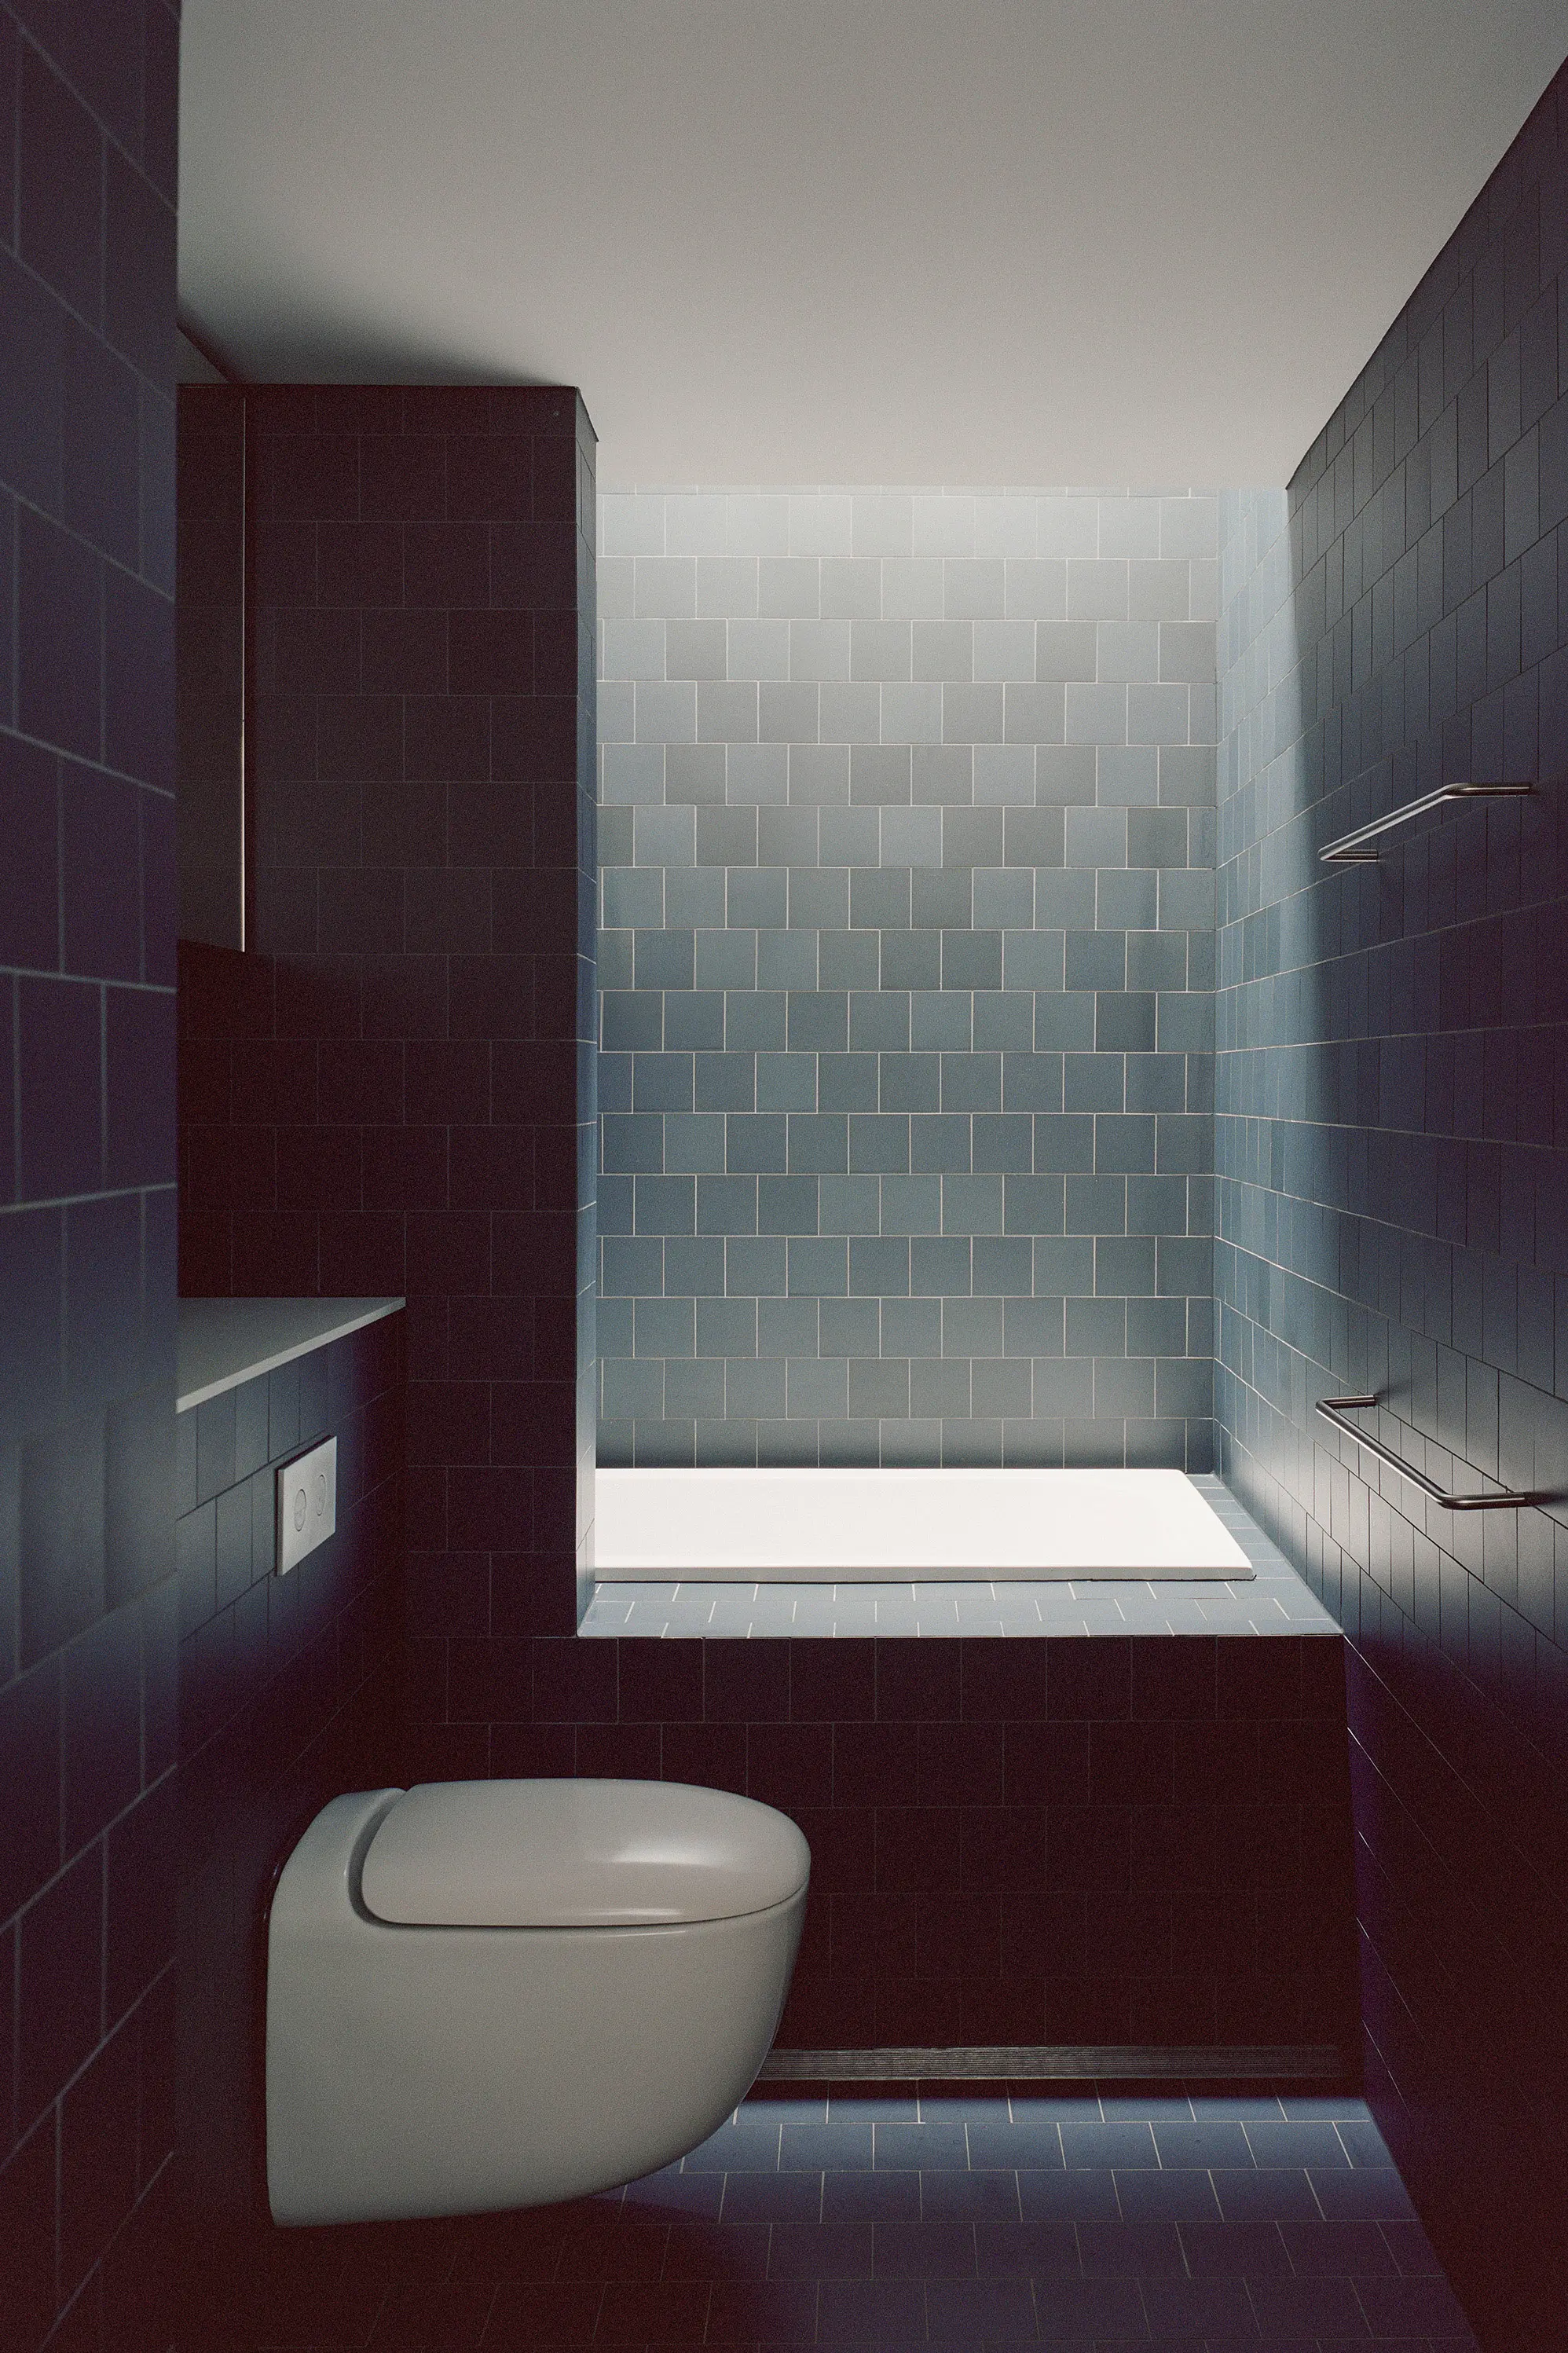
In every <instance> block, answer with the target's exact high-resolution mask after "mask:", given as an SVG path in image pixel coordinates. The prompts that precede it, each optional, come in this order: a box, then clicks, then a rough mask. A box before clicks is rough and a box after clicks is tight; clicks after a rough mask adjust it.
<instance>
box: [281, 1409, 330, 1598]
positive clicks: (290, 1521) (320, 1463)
mask: <svg viewBox="0 0 1568 2353" xmlns="http://www.w3.org/2000/svg"><path fill="white" fill-rule="evenodd" d="M277 1475H278V1574H279V1577H286V1576H287V1575H288V1573H289V1570H290V1569H291V1568H293V1567H297V1566H298V1564H299V1563H300V1561H302V1560H303V1559H304V1558H305V1556H306V1555H307V1553H312V1552H314V1551H315V1549H316V1546H318V1545H320V1544H325V1542H326V1540H327V1538H328V1537H329V1536H330V1535H334V1534H335V1533H336V1530H337V1525H338V1441H337V1440H336V1439H335V1438H324V1439H323V1440H321V1444H320V1446H313V1447H312V1448H311V1449H310V1452H309V1453H308V1454H301V1455H300V1456H299V1457H298V1458H297V1459H296V1460H295V1461H292V1462H286V1463H284V1465H283V1467H282V1469H281V1470H280V1471H279V1472H278V1474H277Z"/></svg>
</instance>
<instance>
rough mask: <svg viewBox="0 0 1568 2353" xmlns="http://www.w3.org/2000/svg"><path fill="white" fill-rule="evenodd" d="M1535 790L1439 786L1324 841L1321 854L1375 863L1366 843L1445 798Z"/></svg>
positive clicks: (1334, 860)
mask: <svg viewBox="0 0 1568 2353" xmlns="http://www.w3.org/2000/svg"><path fill="white" fill-rule="evenodd" d="M1533 790H1534V786H1531V785H1439V786H1438V787H1437V789H1436V792H1434V793H1423V794H1422V795H1421V797H1420V798H1419V800H1414V801H1406V802H1405V806H1404V807H1403V808H1396V809H1390V810H1389V812H1388V815H1387V816H1386V817H1374V818H1373V820H1372V823H1371V824H1370V825H1358V826H1357V827H1356V828H1354V830H1353V832H1351V833H1342V834H1340V835H1338V836H1337V838H1336V839H1334V840H1332V841H1325V842H1324V844H1323V846H1322V848H1321V849H1320V850H1319V852H1318V856H1319V858H1320V859H1321V860H1322V862H1323V864H1324V865H1325V866H1331V865H1345V866H1357V865H1364V864H1367V863H1369V862H1371V863H1373V864H1375V862H1376V859H1377V852H1376V850H1375V849H1363V847H1362V844H1363V842H1367V841H1373V840H1375V839H1376V838H1377V836H1378V835H1379V834H1380V833H1391V832H1392V831H1393V829H1394V827H1395V826H1396V825H1408V823H1409V822H1410V819H1411V818H1413V817H1425V816H1426V811H1427V810H1428V809H1435V808H1437V807H1440V806H1441V804H1442V803H1443V802H1444V801H1483V800H1515V799H1517V798H1518V797H1520V795H1521V794H1523V793H1528V792H1532V791H1533Z"/></svg>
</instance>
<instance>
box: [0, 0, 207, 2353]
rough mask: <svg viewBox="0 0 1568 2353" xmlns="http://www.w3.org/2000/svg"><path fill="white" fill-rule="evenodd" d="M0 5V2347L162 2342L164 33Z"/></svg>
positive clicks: (166, 1941)
mask: <svg viewBox="0 0 1568 2353" xmlns="http://www.w3.org/2000/svg"><path fill="white" fill-rule="evenodd" d="M113 13H114V18H115V28H114V37H113V38H112V40H111V41H106V40H104V39H103V38H101V37H100V34H101V26H102V23H103V21H104V20H103V19H102V17H101V15H100V12H97V11H89V10H86V9H82V10H68V9H56V8H47V9H45V8H39V7H27V8H17V9H13V8H11V7H9V6H4V5H0V346H3V348H4V353H5V368H4V375H5V390H4V393H3V395H0V2336H3V2337H4V2338H5V2342H6V2344H7V2345H8V2346H15V2347H17V2348H23V2353H31V2348H33V2347H35V2346H37V2345H41V2344H42V2343H43V2341H44V2340H45V2338H46V2337H50V2336H51V2331H53V2330H55V2329H56V2327H57V2320H58V2336H56V2337H53V2338H52V2339H51V2341H55V2342H59V2343H64V2342H66V2341H67V2340H68V2341H69V2343H70V2344H71V2345H73V2346H80V2347H83V2348H96V2347H98V2346H100V2344H102V2343H104V2342H106V2341H107V2342H112V2344H113V2345H115V2346H117V2347H136V2348H149V2353H152V2348H160V2347H163V2346H165V2345H166V2344H167V2343H168V2342H169V2339H170V2337H171V2334H172V2329H171V2325H170V2322H169V2316H168V2315H167V2314H166V2312H164V2311H163V2309H162V2308H161V2305H160V2295H159V2285H158V2283H159V2278H160V2273H159V2268H158V2266H159V2253H160V2248H161V2243H162V2239H163V2231H164V2228H165V2225H166V2221H167V2217H168V2211H169V2207H170V2188H171V2181H172V2150H173V2146H174V1805H173V1798H174V1761H175V1760H174V1743H175V1696H174V1662H175V1648H174V1646H175V1639H176V1632H175V1617H174V1600H175V1592H174V1583H173V1580H172V1577H171V1574H170V1572H171V1571H172V1568H173V1566H174V1560H173V1544H172V1525H171V1518H170V1514H169V1508H168V1504H169V1492H170V1485H171V1482H172V1477H173V1468H174V1413H173V1406H174V762H173V718H174V631H173V609H174V608H173V598H174V380H173V379H174V196H175V181H176V170H175V143H176V82H177V65H178V42H179V16H178V9H177V8H176V7H173V6H165V5H163V0H124V5H121V6H120V7H119V8H117V9H116V10H115V11H114V12H113Z"/></svg>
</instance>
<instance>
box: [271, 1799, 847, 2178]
mask: <svg viewBox="0 0 1568 2353" xmlns="http://www.w3.org/2000/svg"><path fill="white" fill-rule="evenodd" d="M810 1863H811V1857H810V1852H809V1850H808V1848H807V1846H806V1842H805V1839H804V1838H803V1837H802V1836H801V1833H800V1831H798V1830H797V1829H796V1828H795V1824H794V1823H793V1822H792V1821H790V1820H788V1819H787V1817H786V1816H784V1815H783V1814H780V1813H775V1812H774V1811H773V1809H772V1807H769V1806H761V1805H758V1804H756V1803H755V1802H754V1801H753V1800H752V1799H749V1798H740V1797H735V1796H732V1795H731V1794H730V1793H729V1792H727V1791H724V1790H719V1789H700V1788H686V1787H684V1786H682V1785H680V1784H679V1783H672V1782H659V1781H570V1780H567V1781H446V1782H434V1783H431V1784H428V1785H427V1786H426V1787H423V1788H414V1789H409V1790H406V1791H405V1790H402V1789H378V1790H372V1791H369V1792H365V1793H363V1794H360V1795H356V1796H352V1797H344V1798H335V1799H333V1800H332V1802H331V1804H330V1805H329V1806H326V1807H325V1808H323V1810H321V1813H319V1814H318V1815H317V1817H316V1819H315V1820H314V1821H313V1822H312V1823H311V1824H310V1829H309V1830H308V1831H306V1832H305V1835H304V1837H303V1838H302V1839H301V1840H300V1843H299V1845H298V1846H297V1847H296V1848H295V1849H294V1851H293V1852H292V1854H291V1855H290V1856H289V1860H288V1862H287V1863H286V1864H285V1865H284V1868H283V1871H282V1873H281V1874H280V1876H279V1882H278V1886H277V1890H276V1893H275V1894H274V1896H273V1900H272V1909H271V1916H270V1919H269V1921H268V1960H267V2181H268V2195H269V2198H270V2202H271V2207H272V2213H273V2217H274V2219H275V2220H276V2221H279V2222H353V2221H378V2220H395V2219H399V2218H408V2217H414V2216H419V2215H437V2214H472V2213H483V2212H488V2211H495V2210H497V2209H500V2208H503V2207H510V2206H535V2205H542V2204H545V2203H547V2202H549V2201H550V2200H554V2199H562V2198H574V2197H578V2196H581V2195H584V2193H586V2192H587V2191H590V2190H594V2189H608V2188H609V2187H610V2186H611V2185H612V2184H614V2183H616V2182H620V2181H628V2180H633V2179H636V2178H637V2176H638V2175H640V2174H644V2173H648V2172H651V2171H652V2170H653V2169H654V2168H655V2167H656V2166H659V2165H665V2164H668V2163H669V2162H670V2160H671V2159H672V2158H677V2157H679V2156H681V2155H683V2154H684V2153H685V2151H686V2150H688V2149H689V2148H694V2147H696V2146H697V2144H698V2143H699V2142H700V2141H701V2140H704V2139H706V2137H707V2136H708V2135H709V2133H710V2132H711V2131H712V2130H713V2129H714V2127H715V2126H717V2125H719V2124H720V2123H721V2121H722V2120H723V2118H724V2117H725V2116H727V2115H728V2114H729V2112H730V2110H731V2108H732V2107H734V2106H735V2105H736V2103H737V2102H738V2101H739V2100H740V2099H742V2097H743V2095H744V2094H745V2093H746V2091H747V2090H748V2089H749V2087H750V2085H751V2084H752V2081H753V2079H754V2077H755V2075H756V2073H757V2070H758V2068H759V2067H760V2066H761V2065H762V2063H763V2059H764V2058H765V2057H766V2055H767V2052H768V2049H769V2046H770V2045H771V2043H772V2042H773V2033H774V2031H775V2029H776V2028H777V2025H778V2021H779V2016H780V2013H781V2012H782V2010H783V2009H784V1996H785V1994H786V1993H787V1991H788V1989H789V1980H790V1972H791V1970H792V1968H794V1966H795V1948H796V1947H797V1945H798V1944H799V1941H800V1931H801V1924H802V1921H803V1919H804V1916H805V1894H806V1880H807V1875H808V1873H809V1870H810Z"/></svg>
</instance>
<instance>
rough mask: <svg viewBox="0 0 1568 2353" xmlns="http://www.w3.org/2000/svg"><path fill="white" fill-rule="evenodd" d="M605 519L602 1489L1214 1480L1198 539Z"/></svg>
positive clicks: (803, 511)
mask: <svg viewBox="0 0 1568 2353" xmlns="http://www.w3.org/2000/svg"><path fill="white" fill-rule="evenodd" d="M599 519H600V542H599V544H600V560H599V614H600V685H599V740H600V754H599V756H600V802H601V808H600V831H599V841H600V878H601V879H600V936H599V974H600V987H601V991H602V996H601V1047H602V1050H601V1056H600V1068H599V1089H600V1112H601V1152H602V1175H601V1177H600V1183H599V1231H600V1254H601V1255H600V1303H599V1346H600V1364H601V1390H600V1412H599V1459H600V1460H601V1461H605V1462H626V1461H648V1462H652V1461H667V1462H681V1461H684V1462H690V1461H698V1462H752V1461H763V1462H805V1463H812V1462H818V1461H821V1462H873V1463H874V1462H879V1461H880V1462H913V1463H938V1462H986V1463H1001V1462H1060V1461H1068V1462H1115V1463H1120V1462H1123V1461H1127V1462H1156V1463H1171V1464H1175V1465H1178V1466H1181V1465H1184V1466H1185V1467H1186V1468H1188V1469H1190V1470H1200V1469H1205V1468H1207V1467H1208V1465H1209V1462H1210V1461H1211V1458H1212V1436H1211V1421H1210V1414H1211V1405H1212V1354H1211V1351H1212V1329H1211V1326H1212V1305H1211V1298H1212V1280H1211V1258H1212V1244H1211V1239H1210V1238H1211V1234H1212V1176H1211V1173H1210V1172H1211V1170H1212V1166H1213V1003H1214V999H1213V986H1214V851H1215V831H1214V828H1215V814H1214V811H1215V734H1216V691H1215V611H1216V599H1217V587H1218V580H1217V563H1216V554H1217V538H1216V531H1217V524H1216V504H1215V500H1214V499H1213V498H1211V497H1208V496H1205V495H1201V494H1192V493H1186V492H1181V493H1177V494H1174V495H1168V496H1158V495H1150V496H1127V495H1115V496H1111V495H1099V494H1070V495H1069V494H1054V495H1045V494H1041V495H1035V494H1022V493H1014V494H1009V495H1006V496H994V497H993V496H982V495H972V494H967V493H966V494H963V495H947V494H931V495H928V494H925V493H921V492H910V491H774V492H728V493H725V492H711V493H710V492H668V493H664V492H658V493H643V492H639V493H621V494H617V493H616V492H613V491H612V492H605V493H604V494H603V495H602V496H601V499H600V502H599Z"/></svg>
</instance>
